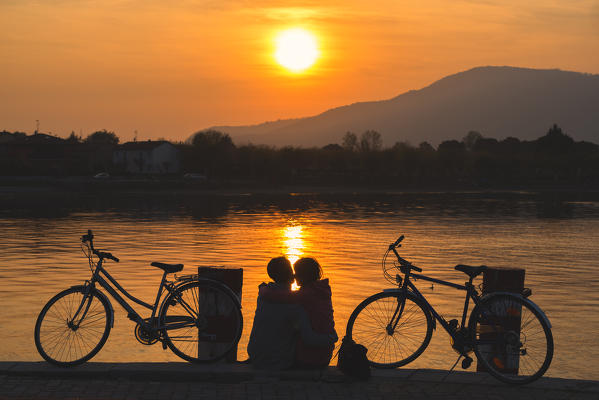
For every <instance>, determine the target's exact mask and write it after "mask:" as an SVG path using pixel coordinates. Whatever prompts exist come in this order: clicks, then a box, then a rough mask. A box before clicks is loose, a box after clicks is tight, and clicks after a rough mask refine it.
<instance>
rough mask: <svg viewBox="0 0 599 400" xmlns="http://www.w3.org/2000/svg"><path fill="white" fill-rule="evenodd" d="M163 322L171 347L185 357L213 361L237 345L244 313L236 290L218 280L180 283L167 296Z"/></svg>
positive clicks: (165, 337) (196, 360)
mask: <svg viewBox="0 0 599 400" xmlns="http://www.w3.org/2000/svg"><path fill="white" fill-rule="evenodd" d="M160 324H161V326H163V327H164V328H163V336H164V340H165V341H166V344H167V345H168V347H169V348H170V349H171V350H172V351H173V353H175V354H176V355H178V356H179V357H181V358H183V359H184V360H187V361H191V362H199V363H202V362H212V361H216V360H218V359H220V358H223V357H225V356H226V355H227V354H229V352H231V351H232V350H233V349H234V348H236V346H237V342H239V338H240V337H241V331H242V327H243V316H242V314H241V308H240V306H239V302H238V300H237V297H236V296H235V294H234V293H232V292H231V291H230V290H228V288H225V287H224V286H223V285H221V284H219V283H217V282H211V281H198V282H191V283H187V284H184V285H182V286H180V287H179V288H178V289H177V290H176V291H174V292H172V293H170V294H169V295H168V297H166V298H165V300H164V302H163V304H162V307H161V312H160Z"/></svg>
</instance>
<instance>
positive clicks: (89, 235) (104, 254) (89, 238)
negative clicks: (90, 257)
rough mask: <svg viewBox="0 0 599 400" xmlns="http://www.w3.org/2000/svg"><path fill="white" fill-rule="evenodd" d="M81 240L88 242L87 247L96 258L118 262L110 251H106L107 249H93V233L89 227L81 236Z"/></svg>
mask: <svg viewBox="0 0 599 400" xmlns="http://www.w3.org/2000/svg"><path fill="white" fill-rule="evenodd" d="M81 242H82V243H85V242H89V248H90V249H91V251H92V253H94V254H95V255H96V256H98V258H100V259H105V258H106V259H109V260H112V261H116V262H119V259H118V258H117V257H115V256H113V255H112V254H111V253H109V252H107V251H98V250H96V249H94V234H93V233H92V230H91V229H88V230H87V235H83V236H81Z"/></svg>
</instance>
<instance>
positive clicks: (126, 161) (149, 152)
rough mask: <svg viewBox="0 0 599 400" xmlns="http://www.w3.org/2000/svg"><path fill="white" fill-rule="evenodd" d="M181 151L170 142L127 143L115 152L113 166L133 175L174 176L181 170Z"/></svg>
mask: <svg viewBox="0 0 599 400" xmlns="http://www.w3.org/2000/svg"><path fill="white" fill-rule="evenodd" d="M179 157H180V156H179V150H178V149H177V148H176V147H175V146H174V145H173V144H172V143H170V142H167V141H164V140H161V141H150V140H148V141H147V142H127V143H124V144H122V145H119V146H118V147H117V148H116V149H115V150H114V152H113V155H112V162H113V165H114V166H115V167H116V168H118V169H119V170H121V171H122V172H126V173H131V174H174V173H178V172H179V171H180V169H181V162H180V159H179Z"/></svg>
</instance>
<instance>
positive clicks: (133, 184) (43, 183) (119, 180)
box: [0, 176, 599, 199]
mask: <svg viewBox="0 0 599 400" xmlns="http://www.w3.org/2000/svg"><path fill="white" fill-rule="evenodd" d="M98 192H111V193H116V194H136V193H139V194H144V193H153V194H155V195H163V194H168V195H206V196H250V195H289V196H300V195H377V194H381V195H402V194H406V195H412V194H421V195H445V194H456V195H489V196H496V195H506V196H510V195H511V196H535V195H543V194H565V195H568V194H584V195H589V196H591V197H597V198H598V199H599V184H598V185H579V184H563V183H557V184H556V183H554V184H547V183H543V184H541V183H538V184H534V185H527V186H524V185H504V186H484V187H483V186H479V185H474V184H468V183H462V184H444V183H440V184H422V185H414V184H407V185H399V184H397V185H381V184H372V185H366V184H353V185H336V184H328V183H312V184H285V185H283V184H277V183H268V182H259V181H243V180H239V181H212V182H196V181H189V180H185V179H183V178H180V177H160V178H151V177H115V178H109V179H94V178H91V177H48V176H11V177H0V196H2V195H6V194H13V195H18V194H31V193H63V194H77V193H80V194H86V193H98Z"/></svg>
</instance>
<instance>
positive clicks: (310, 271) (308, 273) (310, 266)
mask: <svg viewBox="0 0 599 400" xmlns="http://www.w3.org/2000/svg"><path fill="white" fill-rule="evenodd" d="M293 269H294V270H295V280H296V281H297V284H298V285H299V286H304V285H305V284H307V283H311V282H316V281H317V280H319V279H320V278H322V268H320V264H318V261H316V260H315V259H313V258H311V257H304V258H300V259H299V260H297V261H296V262H295V264H293Z"/></svg>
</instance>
